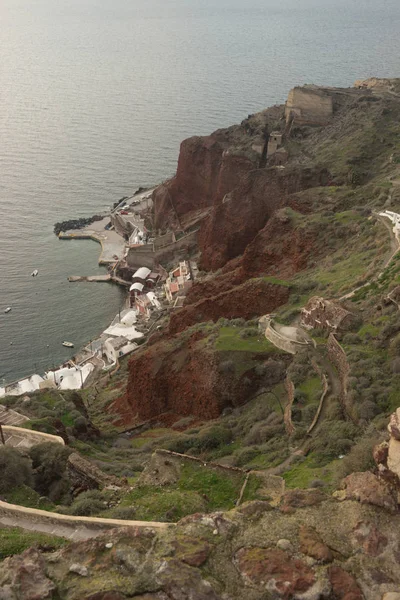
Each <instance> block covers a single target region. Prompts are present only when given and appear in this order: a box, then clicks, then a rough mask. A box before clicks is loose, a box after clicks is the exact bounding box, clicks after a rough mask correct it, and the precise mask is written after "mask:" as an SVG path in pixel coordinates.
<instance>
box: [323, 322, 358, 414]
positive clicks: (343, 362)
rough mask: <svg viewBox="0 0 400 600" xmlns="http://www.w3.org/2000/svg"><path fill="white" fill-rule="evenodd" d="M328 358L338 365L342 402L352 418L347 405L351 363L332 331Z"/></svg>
mask: <svg viewBox="0 0 400 600" xmlns="http://www.w3.org/2000/svg"><path fill="white" fill-rule="evenodd" d="M327 350H328V358H329V360H330V361H331V363H333V364H334V365H335V367H336V370H337V372H338V375H339V380H340V397H339V400H340V403H341V405H342V407H343V409H344V410H345V412H346V413H347V415H348V416H349V417H350V418H352V415H351V413H350V412H349V407H348V405H347V381H348V378H349V373H350V365H349V363H348V361H347V357H346V353H345V351H344V350H343V348H342V346H341V345H340V344H339V342H338V341H337V339H336V337H335V335H334V334H333V333H331V334H330V335H329V337H328V342H327Z"/></svg>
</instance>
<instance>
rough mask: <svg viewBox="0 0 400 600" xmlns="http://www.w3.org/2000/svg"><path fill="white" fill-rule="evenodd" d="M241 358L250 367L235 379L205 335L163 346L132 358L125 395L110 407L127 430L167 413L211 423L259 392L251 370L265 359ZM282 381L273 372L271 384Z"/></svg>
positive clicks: (172, 340)
mask: <svg viewBox="0 0 400 600" xmlns="http://www.w3.org/2000/svg"><path fill="white" fill-rule="evenodd" d="M242 354H243V357H244V358H243V360H244V361H245V362H246V360H247V363H249V361H250V363H249V364H250V366H249V368H247V369H246V370H245V371H244V372H243V373H241V374H240V375H238V376H237V377H234V376H233V375H232V372H229V373H227V372H226V371H224V369H223V366H221V365H223V363H224V361H226V360H227V355H226V353H225V352H219V351H217V350H216V349H215V346H214V343H213V339H212V336H211V337H210V338H208V337H207V333H202V332H196V333H193V334H192V335H190V337H188V336H176V337H174V338H170V339H167V340H161V341H159V342H157V343H155V344H154V345H152V346H150V347H148V348H147V349H146V350H144V351H143V352H141V353H139V354H136V355H134V356H133V358H132V359H131V361H130V365H129V379H128V385H127V393H126V395H125V396H124V397H121V398H119V399H118V400H116V401H115V402H114V403H113V405H112V407H111V410H112V412H113V413H116V414H117V415H120V422H121V423H126V424H128V423H133V422H142V421H147V420H149V419H153V418H154V417H158V416H159V415H163V414H165V413H172V414H173V415H175V416H176V417H177V418H179V417H180V416H188V415H193V416H197V417H199V418H201V419H214V418H216V417H218V416H219V415H220V414H221V412H222V411H223V409H224V408H226V407H227V406H238V405H241V404H243V403H244V402H246V400H247V399H248V396H249V394H251V393H254V392H255V391H256V389H257V386H258V384H259V381H258V375H257V374H256V371H255V370H254V367H255V366H256V365H257V364H258V362H257V361H260V360H262V359H263V358H265V359H266V360H267V359H268V358H269V355H268V354H266V355H265V357H264V355H263V354H262V353H261V354H258V355H257V361H255V362H254V364H252V362H251V361H252V353H246V352H243V353H242ZM275 357H276V355H275ZM283 377H284V369H283V370H282V369H276V370H275V371H274V373H273V375H272V379H271V384H276V383H278V382H279V381H280V380H282V379H283ZM249 381H250V384H249Z"/></svg>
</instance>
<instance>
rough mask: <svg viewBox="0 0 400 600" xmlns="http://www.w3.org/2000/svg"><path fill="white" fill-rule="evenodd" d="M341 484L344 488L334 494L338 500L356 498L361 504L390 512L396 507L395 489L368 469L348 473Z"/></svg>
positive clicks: (394, 510)
mask: <svg viewBox="0 0 400 600" xmlns="http://www.w3.org/2000/svg"><path fill="white" fill-rule="evenodd" d="M342 486H343V488H344V489H343V490H341V491H340V492H335V494H334V495H335V496H336V498H338V499H339V500H358V501H359V502H361V503H362V504H373V505H375V506H381V507H382V508H386V509H387V510H389V511H391V512H396V511H397V509H398V505H397V495H396V492H395V490H394V489H393V488H392V486H390V485H389V484H388V483H387V482H386V481H384V480H383V479H382V478H381V477H379V476H378V475H375V474H374V473H371V472H370V471H366V472H362V473H352V474H351V475H348V476H347V477H346V478H345V479H344V480H343V482H342Z"/></svg>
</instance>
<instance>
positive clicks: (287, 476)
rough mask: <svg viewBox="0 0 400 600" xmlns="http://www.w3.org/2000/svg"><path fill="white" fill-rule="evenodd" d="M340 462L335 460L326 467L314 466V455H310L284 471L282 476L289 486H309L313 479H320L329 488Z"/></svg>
mask: <svg viewBox="0 0 400 600" xmlns="http://www.w3.org/2000/svg"><path fill="white" fill-rule="evenodd" d="M338 462H339V461H337V460H334V461H332V462H331V463H329V464H328V465H326V466H324V467H312V466H311V465H312V456H308V457H307V458H306V459H305V460H304V461H302V462H300V463H297V464H295V465H294V466H293V467H292V468H291V469H289V470H288V471H286V473H283V475H282V477H283V478H284V480H285V483H286V486H287V487H288V488H308V487H310V484H311V482H312V481H315V480H316V479H319V480H321V481H323V482H324V483H325V485H326V486H327V488H328V489H329V486H331V485H332V482H333V478H334V474H335V469H336V467H337V464H338Z"/></svg>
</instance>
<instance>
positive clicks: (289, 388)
mask: <svg viewBox="0 0 400 600" xmlns="http://www.w3.org/2000/svg"><path fill="white" fill-rule="evenodd" d="M284 385H285V389H286V392H287V395H288V403H287V405H286V407H285V413H284V416H283V420H284V423H285V428H286V433H287V434H288V435H289V436H290V435H293V433H294V432H295V430H296V428H295V426H294V425H293V422H292V406H293V402H294V383H293V381H292V380H291V379H290V377H289V375H287V376H286V379H285V384H284Z"/></svg>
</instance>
